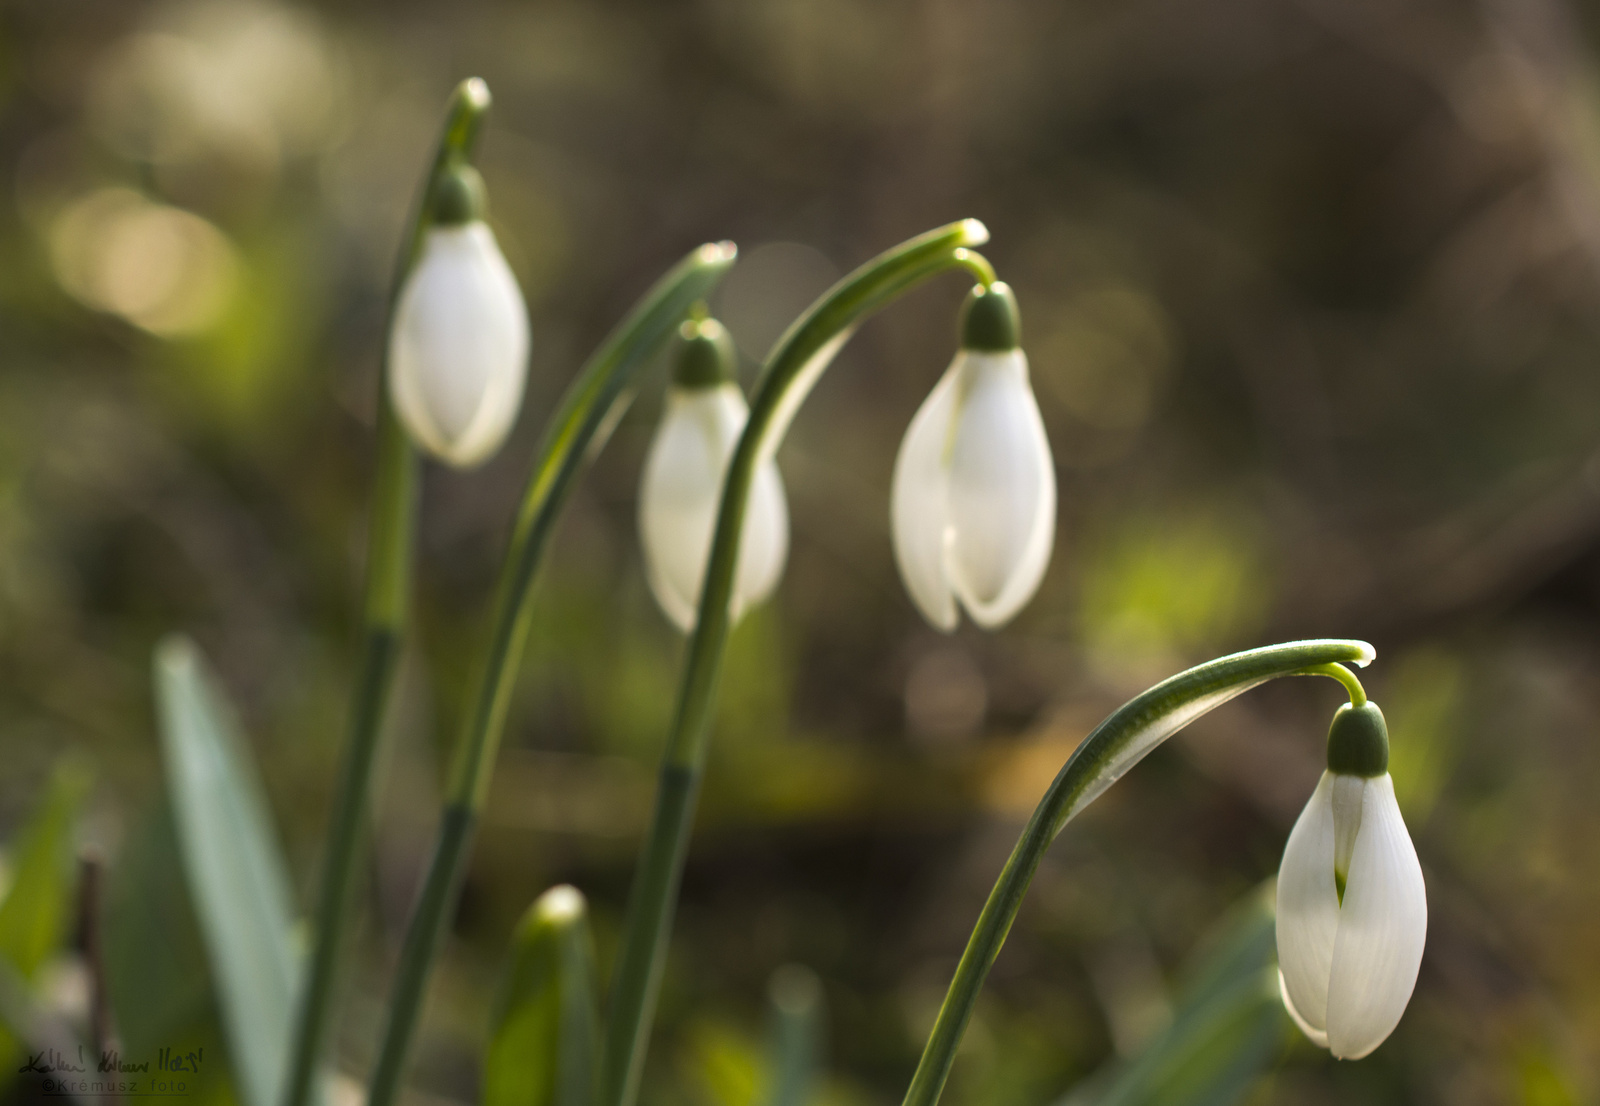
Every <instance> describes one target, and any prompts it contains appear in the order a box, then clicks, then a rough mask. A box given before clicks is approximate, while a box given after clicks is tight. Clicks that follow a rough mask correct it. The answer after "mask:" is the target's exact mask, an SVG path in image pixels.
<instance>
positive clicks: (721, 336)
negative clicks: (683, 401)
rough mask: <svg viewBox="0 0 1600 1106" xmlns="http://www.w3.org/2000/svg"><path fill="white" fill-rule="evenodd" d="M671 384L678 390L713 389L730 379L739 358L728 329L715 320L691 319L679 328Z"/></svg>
mask: <svg viewBox="0 0 1600 1106" xmlns="http://www.w3.org/2000/svg"><path fill="white" fill-rule="evenodd" d="M678 337H679V338H680V339H681V342H680V343H679V345H678V353H677V358H676V359H675V360H674V362H673V365H672V382H673V383H674V384H676V385H678V386H679V387H681V388H714V387H716V386H717V385H718V384H726V383H728V381H730V380H732V379H733V376H734V370H735V369H736V368H737V367H738V364H739V355H738V353H737V352H735V350H734V348H733V338H732V336H731V335H729V333H728V328H727V327H725V326H723V325H722V324H721V323H719V322H717V320H715V319H690V320H689V321H687V322H685V323H684V324H683V325H682V326H680V327H679V328H678Z"/></svg>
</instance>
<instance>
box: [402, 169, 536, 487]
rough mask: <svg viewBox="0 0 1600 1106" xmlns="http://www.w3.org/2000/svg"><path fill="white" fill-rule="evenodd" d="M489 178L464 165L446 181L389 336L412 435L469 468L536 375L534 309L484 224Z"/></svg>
mask: <svg viewBox="0 0 1600 1106" xmlns="http://www.w3.org/2000/svg"><path fill="white" fill-rule="evenodd" d="M483 206H484V202H483V182H482V180H481V178H480V177H479V176H478V174H477V171H476V170H474V169H473V168H472V167H470V166H461V167H459V168H457V169H455V170H454V171H453V172H451V173H449V174H447V175H446V176H445V177H444V179H443V180H442V181H441V182H440V184H439V187H438V190H437V194H436V195H435V197H434V205H433V218H434V222H433V225H432V226H431V227H429V229H428V230H427V232H426V233H425V235H424V237H423V240H422V252H421V254H420V255H419V256H418V258H417V263H416V265H415V266H414V267H413V268H412V270H411V275H410V276H409V277H408V278H407V279H406V283H405V286H404V287H403V288H402V289H401V292H400V299H399V302H398V304H397V305H396V307H395V313H394V325H393V329H392V330H391V331H390V334H389V392H390V395H391V396H392V397H393V401H394V405H395V411H396V412H397V413H398V414H399V416H400V421H401V422H402V423H403V424H404V425H405V428H406V430H407V431H408V432H409V433H410V435H411V437H412V439H413V440H414V441H416V443H417V444H418V445H420V446H421V447H422V448H423V449H425V450H427V451H428V452H429V453H431V454H433V455H434V456H435V457H438V458H439V459H440V460H442V461H445V462H446V463H448V464H451V465H454V466H456V467H457V468H468V467H471V466H473V465H477V464H480V463H482V462H483V461H485V460H487V459H488V458H489V457H490V456H491V455H492V454H494V453H495V451H496V450H498V449H499V448H500V446H501V444H502V443H504V442H505V440H506V435H508V434H509V433H510V432H511V427H512V425H513V424H514V423H515V422H516V421H517V413H518V412H519V411H520V410H521V407H522V390H523V385H524V384H525V383H526V381H527V373H528V311H527V307H526V306H525V305H524V304H523V301H522V291H521V289H519V288H518V287H517V278H516V277H514V276H513V275H512V274H511V269H510V267H509V266H508V265H507V264H506V260H505V258H504V257H503V256H501V254H500V247H499V246H498V245H496V244H495V240H494V233H493V232H492V231H490V229H489V227H488V224H486V223H485V222H484V221H483V218H482V212H483Z"/></svg>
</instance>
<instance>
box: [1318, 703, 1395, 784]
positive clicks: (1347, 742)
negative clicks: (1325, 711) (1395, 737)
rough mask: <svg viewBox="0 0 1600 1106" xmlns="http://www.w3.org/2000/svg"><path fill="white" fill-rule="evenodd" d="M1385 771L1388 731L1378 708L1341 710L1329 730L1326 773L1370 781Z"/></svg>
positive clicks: (1365, 706) (1366, 706)
mask: <svg viewBox="0 0 1600 1106" xmlns="http://www.w3.org/2000/svg"><path fill="white" fill-rule="evenodd" d="M1388 770H1389V727H1388V726H1387V725H1385V724H1384V721H1383V711H1381V710H1379V709H1378V704H1377V703H1374V702H1373V701H1372V700H1370V699H1369V700H1367V701H1366V702H1365V703H1362V704H1361V705H1360V706H1359V707H1355V706H1351V705H1350V704H1349V703H1346V704H1345V705H1344V706H1342V707H1340V708H1339V709H1338V710H1337V711H1336V712H1335V713H1334V716H1333V725H1331V726H1329V727H1328V771H1330V772H1335V773H1338V774H1339V775H1344V776H1365V777H1366V778H1368V779H1371V778H1372V777H1374V776H1381V775H1383V774H1384V773H1385V772H1387V771H1388Z"/></svg>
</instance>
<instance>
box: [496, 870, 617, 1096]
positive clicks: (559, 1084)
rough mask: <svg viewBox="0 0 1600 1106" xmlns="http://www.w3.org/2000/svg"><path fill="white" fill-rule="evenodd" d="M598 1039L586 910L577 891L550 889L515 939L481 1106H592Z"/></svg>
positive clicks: (532, 910)
mask: <svg viewBox="0 0 1600 1106" xmlns="http://www.w3.org/2000/svg"><path fill="white" fill-rule="evenodd" d="M599 1036H600V1019H599V1010H598V1005H597V1000H596V997H595V969H594V942H593V941H592V939H591V938H590V935H589V919H588V908H587V906H586V904H585V903H584V899H583V895H582V894H580V893H579V892H578V891H577V889H576V888H573V887H569V886H566V885H563V886H560V887H552V888H551V889H550V890H548V891H546V892H545V893H544V894H543V895H540V896H539V898H538V899H537V900H536V901H535V902H534V904H533V905H532V906H530V907H529V908H528V912H527V913H526V914H525V915H523V918H522V922H521V923H520V924H519V925H518V926H517V932H516V936H515V937H514V938H513V943H512V962H511V972H510V975H509V976H507V978H506V982H505V987H504V990H503V991H502V992H501V997H500V1004H499V1009H498V1010H497V1011H496V1013H495V1020H494V1028H493V1031H492V1034H491V1036H490V1040H489V1052H488V1055H487V1057H486V1058H485V1061H484V1072H483V1106H590V1104H591V1102H592V1101H593V1096H594V1088H595V1077H596V1072H597V1065H598V1063H599Z"/></svg>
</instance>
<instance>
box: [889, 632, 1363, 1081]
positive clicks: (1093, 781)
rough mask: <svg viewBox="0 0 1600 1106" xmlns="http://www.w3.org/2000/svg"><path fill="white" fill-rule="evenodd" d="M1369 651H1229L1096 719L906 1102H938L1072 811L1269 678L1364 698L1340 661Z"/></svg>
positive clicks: (937, 1026)
mask: <svg viewBox="0 0 1600 1106" xmlns="http://www.w3.org/2000/svg"><path fill="white" fill-rule="evenodd" d="M1373 655H1374V654H1373V650H1372V646H1370V645H1368V644H1367V643H1366V642H1363V641H1343V640H1323V641H1296V642H1290V643H1289V644H1287V645H1269V646H1267V647H1266V648H1264V649H1251V650H1249V651H1247V652H1244V653H1235V654H1233V655H1232V656H1228V657H1222V658H1220V659H1218V660H1214V661H1208V662H1207V663H1205V664H1202V665H1199V666H1198V667H1195V668H1191V669H1189V670H1188V671H1187V672H1180V673H1179V674H1178V675H1176V676H1173V677H1172V678H1171V679H1168V680H1164V681H1162V682H1161V683H1159V684H1157V685H1156V686H1155V687H1153V688H1151V689H1150V690H1148V691H1146V692H1144V693H1143V694H1140V695H1137V696H1135V697H1134V698H1132V699H1130V700H1128V702H1126V703H1124V704H1123V705H1122V706H1120V707H1118V708H1117V710H1116V711H1114V712H1113V713H1112V714H1111V715H1110V717H1108V718H1107V719H1106V720H1105V721H1104V722H1101V723H1100V725H1099V726H1097V727H1095V729H1094V731H1093V732H1092V733H1090V734H1089V736H1088V737H1086V738H1084V739H1083V743H1082V744H1081V745H1079V746H1078V748H1077V750H1076V751H1074V752H1073V754H1072V756H1071V757H1069V758H1068V759H1067V763H1066V765H1065V766H1063V767H1062V769H1061V773H1060V774H1059V775H1058V776H1056V778H1055V782H1053V783H1052V784H1051V785H1050V788H1049V790H1048V791H1046V792H1045V795H1044V798H1043V799H1041V800H1040V801H1039V805H1038V806H1037V807H1036V808H1035V809H1034V812H1033V817H1031V818H1030V819H1029V820H1028V824H1027V827H1026V828H1025V829H1023V831H1022V837H1021V838H1020V839H1019V840H1018V841H1017V847H1016V848H1015V849H1013V850H1012V852H1011V857H1010V859H1009V860H1007V861H1006V865H1005V867H1004V868H1003V869H1002V870H1001V872H1000V878H999V880H998V881H996V883H995V885H994V890H993V891H991V892H990V893H989V901H988V902H986V903H985V904H984V907H983V912H982V913H981V914H980V915H979V916H978V924H977V926H976V927H975V928H974V929H973V931H972V937H971V939H970V940H968V942H967V948H966V951H965V952H963V953H962V954H961V961H960V963H959V964H958V965H957V966H956V974H955V978H954V979H952V980H951V981H950V990H949V992H948V993H947V994H946V995H945V1000H944V1005H943V1006H941V1007H940V1008H939V1017H938V1019H937V1020H936V1021H935V1022H934V1025H933V1032H932V1033H930V1034H929V1036H928V1044H927V1046H926V1047H925V1048H924V1049H923V1050H922V1059H921V1061H919V1062H918V1064H917V1070H916V1074H915V1075H914V1076H912V1079H911V1087H910V1089H909V1090H907V1091H906V1097H905V1106H933V1104H934V1103H936V1102H937V1101H938V1100H939V1094H940V1092H941V1091H942V1090H943V1089H944V1084H945V1080H946V1079H947V1078H948V1077H949V1075H950V1064H951V1062H952V1061H953V1060H954V1058H955V1053H956V1046H957V1045H959V1044H960V1043H961V1035H962V1033H963V1032H964V1031H965V1030H966V1027H967V1021H968V1019H969V1018H971V1016H972V1007H973V1004H974V1003H976V1002H977V1000H978V992H979V990H981V989H982V987H983V981H984V979H985V978H986V977H987V976H988V974H989V968H990V966H991V965H993V963H994V961H995V957H996V956H998V955H999V954H1000V946H1001V945H1002V944H1004V943H1005V939H1006V934H1007V933H1008V932H1010V930H1011V923H1012V922H1013V921H1014V920H1015V919H1016V916H1017V910H1018V908H1019V907H1020V906H1021V905H1022V897H1023V896H1024V895H1025V894H1027V891H1028V884H1029V883H1030V882H1031V881H1032V880H1033V874H1034V872H1035V871H1037V870H1038V867H1039V861H1040V860H1041V859H1042V858H1043V857H1044V853H1045V850H1046V849H1048V848H1049V847H1050V843H1051V842H1052V841H1054V840H1055V838H1056V834H1058V833H1060V832H1061V830H1062V827H1064V826H1065V825H1066V824H1067V822H1068V821H1069V820H1070V819H1071V818H1072V817H1073V816H1074V815H1075V814H1077V813H1078V812H1079V811H1080V810H1082V809H1083V808H1084V807H1086V806H1088V805H1089V804H1090V803H1091V802H1093V801H1094V800H1095V799H1096V798H1097V797H1098V796H1099V795H1100V794H1101V793H1102V792H1103V791H1105V790H1106V788H1108V787H1110V786H1111V785H1112V784H1113V783H1115V782H1116V781H1117V780H1118V779H1120V778H1121V777H1122V775H1123V773H1124V772H1126V771H1127V770H1128V769H1129V768H1131V767H1133V765H1134V764H1136V763H1138V761H1139V760H1140V759H1141V758H1142V757H1144V756H1145V754H1147V753H1149V752H1150V750H1152V749H1154V748H1155V747H1156V746H1157V745H1159V744H1161V742H1163V741H1165V740H1166V739H1167V738H1169V737H1171V736H1172V735H1173V734H1175V733H1177V732H1178V730H1180V729H1182V728H1183V727H1184V726H1186V725H1188V724H1189V723H1190V722H1192V721H1194V720H1195V719H1196V718H1198V717H1200V716H1201V715H1202V714H1205V713H1206V712H1207V711H1210V710H1213V709H1215V708H1216V707H1219V706H1221V705H1222V704H1223V703H1226V702H1227V701H1228V700H1229V699H1232V698H1233V697H1234V696H1236V695H1239V694H1241V693H1242V692H1245V691H1248V690H1250V689H1251V688H1253V687H1257V686H1259V685H1260V684H1264V683H1266V682H1267V681H1268V680H1273V679H1277V678H1278V677H1280V676H1329V677H1331V678H1333V679H1337V680H1339V682H1340V683H1343V684H1344V685H1345V686H1346V687H1347V688H1348V689H1349V690H1350V692H1351V697H1352V698H1354V697H1355V696H1356V695H1357V694H1360V695H1361V696H1362V698H1363V699H1365V693H1364V692H1361V690H1360V688H1361V684H1360V682H1359V681H1357V680H1356V678H1355V675H1354V674H1353V673H1351V672H1350V671H1349V670H1348V669H1346V668H1344V667H1343V665H1342V664H1340V663H1339V662H1352V663H1355V664H1366V663H1367V662H1368V661H1370V660H1371V659H1372V657H1373ZM1336 669H1337V671H1335V670H1336ZM1340 673H1342V675H1341V674H1340Z"/></svg>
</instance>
